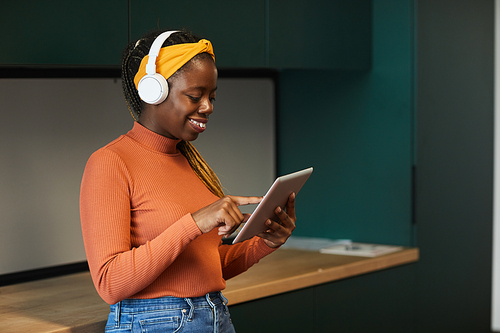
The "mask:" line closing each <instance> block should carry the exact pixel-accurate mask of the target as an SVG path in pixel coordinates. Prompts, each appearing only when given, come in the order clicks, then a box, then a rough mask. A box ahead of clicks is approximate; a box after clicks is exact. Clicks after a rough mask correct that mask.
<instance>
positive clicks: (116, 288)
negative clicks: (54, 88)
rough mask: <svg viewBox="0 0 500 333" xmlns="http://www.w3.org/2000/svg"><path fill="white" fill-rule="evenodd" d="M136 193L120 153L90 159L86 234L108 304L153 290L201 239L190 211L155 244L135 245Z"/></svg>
mask: <svg viewBox="0 0 500 333" xmlns="http://www.w3.org/2000/svg"><path fill="white" fill-rule="evenodd" d="M133 191H134V184H133V180H132V179H131V176H130V174H129V173H128V171H127V168H126V166H125V164H124V163H123V161H122V160H121V159H120V157H119V156H118V155H116V154H115V153H114V152H112V151H109V150H103V151H100V152H98V153H96V154H94V155H93V156H92V157H91V159H90V160H89V162H88V164H87V167H86V169H85V173H84V177H83V180H82V186H81V199H80V200H81V201H80V205H81V221H82V232H83V237H84V243H85V248H86V252H87V257H88V261H89V265H90V271H91V273H92V277H93V279H94V281H95V285H96V289H97V290H98V292H99V294H100V295H101V297H102V298H103V299H104V300H105V301H107V302H108V303H116V302H117V301H119V300H121V299H124V298H126V297H129V296H131V295H134V294H136V293H138V292H139V291H141V290H143V289H144V288H146V287H147V286H149V285H150V284H151V283H152V282H153V281H154V280H156V278H158V276H159V275H160V274H161V273H162V272H163V271H165V269H166V268H167V267H168V266H169V265H170V264H172V262H173V261H174V260H175V259H176V258H177V257H178V256H179V255H180V254H181V253H182V252H183V251H184V249H185V248H186V246H187V245H189V243H190V242H192V241H193V240H194V239H196V237H198V236H200V235H201V232H200V230H199V229H198V227H197V226H196V224H195V223H194V221H193V219H192V218H191V215H190V214H189V213H186V214H185V215H183V216H182V217H181V218H180V219H179V220H177V221H176V222H175V223H173V224H172V225H171V226H170V227H169V228H168V229H166V230H164V231H163V232H161V233H160V234H159V235H158V236H156V237H155V238H153V239H152V240H150V241H147V242H146V243H145V244H142V245H140V246H138V247H132V245H131V239H130V238H131V232H130V228H131V207H130V197H131V193H132V192H133ZM179 215H180V214H179Z"/></svg>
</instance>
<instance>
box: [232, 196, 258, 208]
mask: <svg viewBox="0 0 500 333" xmlns="http://www.w3.org/2000/svg"><path fill="white" fill-rule="evenodd" d="M230 197H231V199H232V200H233V201H234V202H235V203H236V205H238V206H244V205H253V204H258V203H260V202H261V201H262V198H263V197H243V196H238V195H235V196H232V195H231V196H230Z"/></svg>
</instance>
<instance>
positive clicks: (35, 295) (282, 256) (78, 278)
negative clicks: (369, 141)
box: [0, 248, 419, 333]
mask: <svg viewBox="0 0 500 333" xmlns="http://www.w3.org/2000/svg"><path fill="white" fill-rule="evenodd" d="M418 257H419V252H418V249H415V248H411V249H405V250H403V251H400V252H396V253H391V254H388V255H384V256H381V257H377V258H362V257H350V256H339V255H331V254H321V253H318V252H311V251H303V250H292V249H280V250H278V251H276V252H274V253H273V254H271V255H269V256H267V257H266V258H264V259H262V260H261V261H260V263H259V264H257V265H255V266H254V267H252V268H251V269H250V270H249V271H248V272H245V273H243V274H242V275H240V276H237V277H235V278H233V279H231V280H228V281H227V288H226V290H224V295H225V296H226V297H227V298H228V300H229V305H234V304H238V303H242V302H247V301H251V300H255V299H259V298H263V297H267V296H271V295H276V294H280V293H284V292H288V291H292V290H297V289H300V288H305V287H310V286H313V285H317V284H321V283H326V282H331V281H336V280H340V279H344V278H348V277H353V276H357V275H361V274H365V273H370V272H375V271H378V270H382V269H386V268H390V267H395V266H399V265H403V264H408V263H412V262H415V261H417V260H418ZM108 312H109V306H108V305H107V304H106V303H105V302H104V301H102V300H101V298H100V297H99V295H98V294H97V292H96V291H95V289H94V286H93V284H92V280H91V278H90V274H89V273H88V272H85V273H79V274H73V275H67V276H62V277H57V278H52V279H46V280H40V281H35V282H28V283H21V284H17V285H12V286H5V287H1V288H0V327H1V328H2V332H4V333H10V332H15V333H17V332H72V333H77V332H103V331H104V325H105V323H106V320H107V315H108Z"/></svg>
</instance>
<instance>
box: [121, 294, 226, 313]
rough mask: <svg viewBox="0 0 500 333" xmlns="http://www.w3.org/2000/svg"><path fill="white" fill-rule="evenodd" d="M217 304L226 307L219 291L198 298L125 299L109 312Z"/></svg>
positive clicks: (224, 299) (130, 311) (132, 311)
mask: <svg viewBox="0 0 500 333" xmlns="http://www.w3.org/2000/svg"><path fill="white" fill-rule="evenodd" d="M210 303H212V304H213V305H217V304H223V305H224V306H227V299H226V298H225V297H224V296H223V295H222V293H221V292H220V291H215V292H211V293H208V294H206V295H205V296H200V297H186V298H181V297H173V296H165V297H159V298H151V299H138V298H127V299H124V300H123V301H121V302H118V303H116V304H113V305H111V311H114V310H115V309H116V308H117V307H119V308H120V310H119V311H120V312H121V313H134V312H135V313H137V312H142V311H151V310H161V309H182V308H192V307H210V306H212V305H211V304H210Z"/></svg>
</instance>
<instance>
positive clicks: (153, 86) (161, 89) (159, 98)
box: [137, 73, 168, 105]
mask: <svg viewBox="0 0 500 333" xmlns="http://www.w3.org/2000/svg"><path fill="white" fill-rule="evenodd" d="M137 90H138V91H139V97H140V98H141V99H142V100H143V101H144V102H146V103H148V104H154V105H158V104H160V103H161V102H163V101H164V100H165V99H166V98H167V96H168V83H167V80H166V79H165V77H163V75H161V74H158V73H156V74H152V75H149V74H148V75H145V76H144V77H143V78H142V79H141V80H140V81H139V84H138V85H137Z"/></svg>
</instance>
